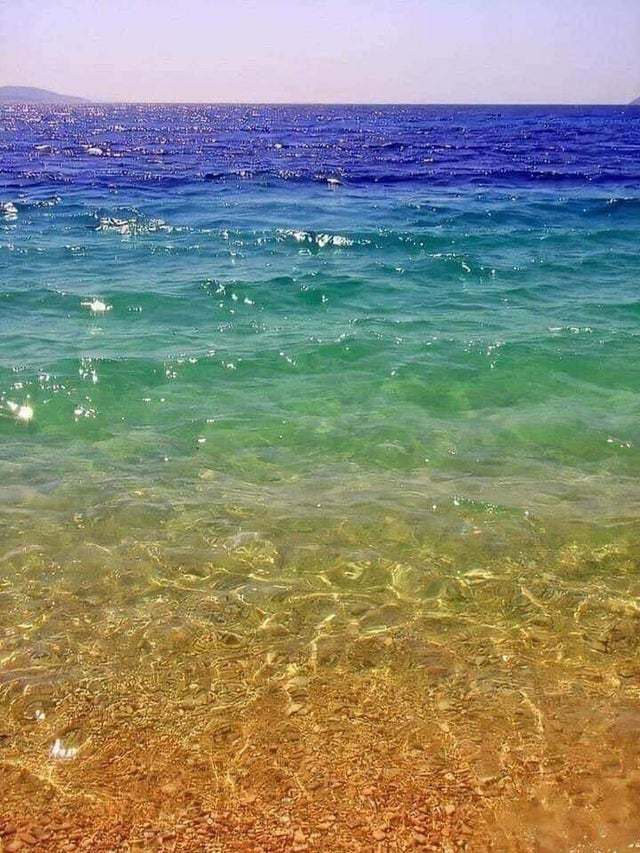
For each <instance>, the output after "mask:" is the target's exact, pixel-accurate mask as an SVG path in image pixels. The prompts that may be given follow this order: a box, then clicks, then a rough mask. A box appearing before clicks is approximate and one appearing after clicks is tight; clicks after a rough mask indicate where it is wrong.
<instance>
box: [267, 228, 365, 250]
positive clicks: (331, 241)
mask: <svg viewBox="0 0 640 853" xmlns="http://www.w3.org/2000/svg"><path fill="white" fill-rule="evenodd" d="M279 234H280V235H281V237H282V238H285V239H286V238H291V239H293V240H295V241H296V243H306V244H307V245H315V246H318V247H319V248H320V249H324V248H325V246H336V247H338V248H342V247H345V246H353V240H352V239H351V238H350V237H345V236H344V235H342V234H322V233H320V234H316V233H314V232H313V231H299V230H281V231H280V232H279Z"/></svg>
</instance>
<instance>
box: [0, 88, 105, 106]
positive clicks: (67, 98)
mask: <svg viewBox="0 0 640 853" xmlns="http://www.w3.org/2000/svg"><path fill="white" fill-rule="evenodd" d="M88 103H90V101H87V100H86V99H85V98H78V97H76V96H75V95H60V94H59V93H58V92H50V91H49V90H48V89H36V88H34V87H33V86H0V104H88Z"/></svg>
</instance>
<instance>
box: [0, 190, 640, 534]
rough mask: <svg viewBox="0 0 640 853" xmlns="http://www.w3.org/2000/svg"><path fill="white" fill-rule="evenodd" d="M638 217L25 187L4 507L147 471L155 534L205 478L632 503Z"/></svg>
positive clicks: (12, 219)
mask: <svg viewBox="0 0 640 853" xmlns="http://www.w3.org/2000/svg"><path fill="white" fill-rule="evenodd" d="M123 196H124V197H123ZM637 210H638V208H637V205H636V204H634V203H633V201H628V202H626V204H625V203H624V202H622V203H617V204H616V203H615V201H612V200H611V199H610V198H608V197H607V196H606V194H598V193H594V192H593V191H591V192H588V193H587V192H585V191H581V192H579V193H576V194H574V197H571V198H567V197H563V196H561V195H558V194H557V193H554V194H550V193H548V192H544V191H540V190H530V191H527V192H520V193H516V194H514V193H513V192H504V191H491V192H489V191H482V192H478V191H474V190H468V191H465V192H450V191H449V192H438V193H429V192H426V191H424V190H417V189H415V188H410V189H405V188H403V189H402V190H399V189H397V188H394V187H383V188H374V189H373V190H372V189H371V188H370V187H367V189H366V190H362V189H357V188H356V189H353V188H350V187H348V186H342V187H338V188H337V189H336V190H334V191H332V190H329V189H327V187H326V186H322V185H320V186H318V185H312V186H311V187H310V188H306V187H305V188H304V189H303V190H301V189H300V188H298V187H296V188H293V189H291V188H289V187H285V188H284V189H279V188H278V189H274V188H263V187H258V188H256V189H252V188H246V187H245V186H243V185H240V186H235V185H234V186H229V187H224V188H222V189H219V188H217V189H216V191H215V192H214V191H211V189H210V188H209V186H205V188H193V189H190V190H189V191H188V192H183V193H181V194H180V197H178V198H173V197H170V198H166V197H163V194H144V193H137V194H135V195H134V194H132V193H130V192H129V193H122V192H118V193H117V194H116V193H113V194H111V195H107V196H104V195H102V196H101V195H100V194H98V193H96V194H95V195H94V196H92V195H89V197H86V196H85V195H84V194H83V195H82V196H79V195H78V194H74V193H71V194H70V197H69V198H61V199H59V200H58V199H56V200H55V203H52V204H51V206H49V205H48V204H47V205H42V204H38V203H37V202H33V201H30V202H26V203H23V204H19V206H18V213H17V215H15V216H7V215H5V217H4V219H3V221H2V246H1V250H2V256H3V261H2V264H3V285H2V293H1V297H0V299H1V302H0V304H1V307H2V310H1V314H0V323H1V330H2V343H1V352H0V387H1V392H2V404H3V416H2V418H1V420H0V431H1V433H2V450H1V451H0V452H1V454H2V467H3V472H2V477H1V478H0V479H1V482H2V491H3V500H2V513H3V515H5V519H4V522H5V524H6V525H8V526H9V527H11V526H15V525H16V524H19V525H20V526H22V525H24V524H25V523H28V519H29V516H30V512H29V510H31V511H32V513H33V518H34V521H35V522H36V523H37V524H38V525H42V524H46V523H48V522H50V523H51V524H52V525H57V524H59V523H60V519H61V517H62V518H63V519H64V517H65V514H66V516H68V514H69V513H70V512H72V511H73V510H75V509H76V508H77V507H76V506H75V503H76V502H77V503H78V504H79V505H81V504H82V505H84V504H85V503H86V504H88V505H89V506H94V507H99V506H100V505H106V504H107V502H109V501H111V502H114V501H115V502H116V503H117V502H119V501H124V503H125V504H126V503H127V502H128V500H129V496H130V492H131V490H132V489H134V488H135V489H140V488H145V489H152V490H153V489H159V490H160V492H161V495H162V498H161V501H160V506H159V505H158V503H157V501H156V499H155V497H153V496H150V499H149V501H148V505H146V504H147V502H145V501H144V500H143V501H138V502H137V504H142V505H141V506H139V507H138V510H137V511H138V512H142V513H143V515H144V516H145V518H146V519H147V521H148V523H149V524H150V525H151V526H153V524H154V518H156V519H157V521H158V522H160V521H161V520H166V516H167V513H168V514H171V512H172V509H171V502H172V501H178V502H183V501H187V502H191V501H194V500H195V498H194V494H193V490H194V488H196V486H197V490H198V494H199V496H200V497H199V498H198V500H201V501H202V503H203V506H207V507H208V508H210V509H211V508H212V507H213V506H215V505H216V504H220V503H224V502H228V501H232V502H241V503H246V504H247V507H248V508H249V510H248V511H250V510H251V509H253V508H255V509H257V508H258V507H263V508H266V509H267V511H270V510H274V511H275V512H276V514H280V513H292V514H293V515H298V514H309V515H310V516H315V515H319V514H320V515H325V514H329V515H336V516H339V515H341V514H343V513H347V514H348V513H349V512H354V513H358V512H359V511H360V509H359V508H361V509H363V508H367V509H366V510H365V511H368V507H369V505H371V506H375V507H377V508H378V509H381V508H384V507H389V508H394V507H397V506H398V505H399V504H403V505H406V507H407V509H408V510H411V511H416V512H417V513H418V514H419V515H420V516H422V517H423V518H424V521H425V523H434V524H439V523H440V522H439V521H437V520H435V519H432V518H430V517H431V516H434V515H437V514H438V513H440V512H442V513H444V514H446V515H447V516H448V517H449V518H450V519H451V518H453V517H455V516H464V515H465V513H468V512H469V511H472V512H473V514H474V517H476V516H477V518H478V519H482V518H490V517H493V516H495V515H496V514H502V515H505V516H511V515H513V516H514V518H519V519H522V518H523V517H524V513H528V514H529V516H530V517H531V516H536V517H538V516H541V517H545V516H551V517H554V518H558V517H562V518H567V519H571V520H575V521H585V522H593V523H598V524H601V523H614V522H630V521H632V520H635V518H636V517H637V513H638V509H639V503H638V500H639V497H640V493H639V491H638V472H639V464H640V456H639V454H638V449H637V448H638V439H639V436H638V422H639V421H638V414H639V410H640V398H639V396H638V384H637V371H636V368H635V364H634V354H635V350H636V347H637V340H638V318H639V314H638V301H637V293H636V289H637V288H636V278H635V276H636V273H637V257H636V240H637V235H638V228H637V222H638V220H637ZM107 216H108V217H111V218H112V219H116V220H119V221H120V223H121V224H120V225H118V224H111V225H110V224H109V222H108V220H107V219H106V217H107ZM100 222H102V223H103V224H102V226H101V225H100ZM94 300H95V305H94V304H93V302H94ZM100 303H102V304H100ZM96 306H97V308H98V310H97V311H96V310H93V308H95V307H96ZM100 309H103V310H100ZM10 403H15V404H20V405H22V404H25V403H28V405H29V406H31V407H32V409H33V419H32V420H31V421H30V422H28V423H25V422H24V421H21V420H20V419H19V418H17V417H16V414H15V412H14V413H12V412H11V411H10V410H9V406H10ZM204 476H206V477H209V478H210V479H209V480H205V481H204V483H206V485H203V477H204ZM318 503H320V504H321V507H320V509H321V512H320V513H317V512H316V509H318V507H317V506H316V505H317V504H318ZM18 507H24V511H20V512H18ZM61 514H62V516H61ZM16 517H17V518H19V521H17V520H16Z"/></svg>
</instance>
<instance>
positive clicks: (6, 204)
mask: <svg viewBox="0 0 640 853" xmlns="http://www.w3.org/2000/svg"><path fill="white" fill-rule="evenodd" d="M0 215H1V216H4V217H5V218H6V219H15V218H16V217H17V215H18V208H17V207H16V206H15V204H14V203H13V202H12V201H0Z"/></svg>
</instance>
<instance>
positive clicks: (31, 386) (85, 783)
mask: <svg viewBox="0 0 640 853" xmlns="http://www.w3.org/2000/svg"><path fill="white" fill-rule="evenodd" d="M639 239H640V109H633V108H622V107H502V106H500V107H458V106H437V107H418V106H380V107H369V106H367V107H365V106H352V107H351V106H300V107H297V106H247V105H243V106H215V105H157V106H154V105H148V106H136V105H99V106H80V107H66V106H57V107H56V106H48V105H47V106H36V105H31V106H26V105H12V106H0V569H1V574H0V763H1V764H2V775H3V777H4V781H3V782H0V786H2V787H4V791H0V793H2V799H3V800H4V805H3V806H2V807H0V830H2V827H3V826H4V828H5V830H6V827H7V826H9V827H10V830H7V832H6V834H7V836H8V834H9V832H18V836H17V838H18V840H19V839H20V838H21V837H22V836H20V835H19V833H20V832H22V833H23V836H24V833H25V832H26V833H27V834H28V833H31V835H32V836H33V837H35V838H36V841H38V843H41V844H42V845H44V846H43V847H42V849H49V850H52V849H75V848H74V847H73V844H74V843H75V841H77V843H78V845H79V844H80V843H81V841H82V842H86V840H87V839H90V842H89V843H90V845H93V846H92V847H91V849H96V850H101V849H105V850H106V849H176V850H179V849H185V850H187V849H189V850H190V849H193V850H197V849H202V850H204V849H210V850H256V851H257V850H260V849H262V850H265V851H266V850H268V851H272V850H292V849H294V850H295V849H297V850H305V849H326V850H342V849H344V850H355V849H362V850H369V849H372V850H373V849H380V850H401V849H408V847H409V846H410V845H413V846H414V847H415V846H417V847H420V846H422V847H425V848H426V849H428V848H429V846H431V849H443V850H453V849H457V848H463V849H469V850H484V849H499V850H536V851H540V850H554V851H558V850H565V849H566V850H614V849H621V846H623V845H624V846H628V845H630V844H634V843H640V818H639V817H638V815H637V808H636V803H637V791H638V785H639V784H640V766H639V760H640V746H639V744H640V740H639V739H638V735H640V577H639V572H638V566H639V564H638V558H639V556H640V547H639V542H638V519H639V516H640V479H639V475H640V375H639V373H638V367H637V363H636V362H637V355H638V341H639V335H640V297H639V290H638V286H639V280H640V279H639V275H640V264H639V261H638V244H639ZM3 821H4V823H3ZM25 827H26V829H25ZM74 833H75V835H74ZM74 839H75V841H74ZM329 839H331V840H329ZM23 840H24V838H23ZM65 844H66V845H71V846H70V847H64V845H65ZM127 844H128V845H130V847H125V845H127ZM135 844H139V845H142V846H139V847H138V848H136V847H135ZM131 845H133V847H131ZM154 845H155V847H154ZM163 845H164V846H163ZM170 845H173V846H170ZM207 845H209V846H207ZM216 845H217V846H216ZM357 845H360V847H358V846H357ZM15 849H18V848H15Z"/></svg>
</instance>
